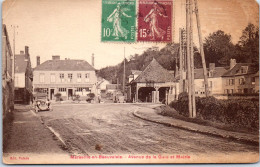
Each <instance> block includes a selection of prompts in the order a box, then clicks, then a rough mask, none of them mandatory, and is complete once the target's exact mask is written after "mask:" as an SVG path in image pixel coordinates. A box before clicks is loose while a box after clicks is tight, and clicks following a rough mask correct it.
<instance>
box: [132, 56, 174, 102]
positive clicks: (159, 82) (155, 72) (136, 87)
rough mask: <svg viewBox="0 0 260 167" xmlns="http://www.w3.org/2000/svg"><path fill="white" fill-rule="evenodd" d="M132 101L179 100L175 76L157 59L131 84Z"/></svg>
mask: <svg viewBox="0 0 260 167" xmlns="http://www.w3.org/2000/svg"><path fill="white" fill-rule="evenodd" d="M129 91H130V93H129V94H130V95H131V100H132V101H136V102H153V103H158V102H163V101H164V100H165V101H166V103H167V101H172V100H174V99H176V98H177V95H178V84H177V81H176V79H175V77H174V75H173V74H171V73H170V72H169V71H168V70H166V69H164V68H163V67H162V66H161V65H160V64H159V63H158V62H157V61H156V60H155V59H153V60H152V61H151V63H150V64H149V65H148V66H147V67H146V68H145V69H144V71H142V72H141V73H140V74H139V75H138V77H137V78H135V79H134V80H132V81H131V82H130V89H129Z"/></svg>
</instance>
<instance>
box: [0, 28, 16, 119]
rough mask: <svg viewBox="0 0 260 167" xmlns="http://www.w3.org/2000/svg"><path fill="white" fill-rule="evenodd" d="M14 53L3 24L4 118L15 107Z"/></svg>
mask: <svg viewBox="0 0 260 167" xmlns="http://www.w3.org/2000/svg"><path fill="white" fill-rule="evenodd" d="M13 59H14V57H13V53H12V49H11V46H10V41H9V36H8V32H7V29H6V26H5V25H3V26H2V98H3V100H2V104H3V105H2V107H3V108H2V109H3V118H5V116H6V114H7V113H8V112H10V111H12V110H13V109H14V76H13Z"/></svg>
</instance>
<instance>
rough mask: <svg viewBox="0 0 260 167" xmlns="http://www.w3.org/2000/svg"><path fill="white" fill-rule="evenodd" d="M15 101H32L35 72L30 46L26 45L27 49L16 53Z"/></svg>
mask: <svg viewBox="0 0 260 167" xmlns="http://www.w3.org/2000/svg"><path fill="white" fill-rule="evenodd" d="M14 66H15V67H14V68H15V83H14V86H15V92H14V94H15V102H16V103H23V104H29V103H30V102H31V101H32V98H33V96H32V81H33V73H32V67H31V60H30V54H29V47H28V46H25V51H20V54H16V55H15V59H14Z"/></svg>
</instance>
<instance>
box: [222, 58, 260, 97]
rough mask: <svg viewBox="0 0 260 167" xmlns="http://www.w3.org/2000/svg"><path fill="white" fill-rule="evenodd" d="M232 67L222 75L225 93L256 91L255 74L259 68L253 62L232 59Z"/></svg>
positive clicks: (249, 92)
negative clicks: (239, 61)
mask: <svg viewBox="0 0 260 167" xmlns="http://www.w3.org/2000/svg"><path fill="white" fill-rule="evenodd" d="M230 64H231V65H230V69H229V70H228V71H227V72H226V73H225V74H223V75H222V78H223V93H224V94H251V93H255V85H256V82H255V74H256V72H257V71H258V68H257V67H255V66H254V65H253V64H252V63H236V60H235V59H231V63H230Z"/></svg>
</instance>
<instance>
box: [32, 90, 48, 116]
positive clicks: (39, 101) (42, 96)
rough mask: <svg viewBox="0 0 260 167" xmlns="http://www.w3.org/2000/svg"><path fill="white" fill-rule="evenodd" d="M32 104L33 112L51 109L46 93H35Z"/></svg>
mask: <svg viewBox="0 0 260 167" xmlns="http://www.w3.org/2000/svg"><path fill="white" fill-rule="evenodd" d="M33 104H34V105H33V106H34V110H35V112H39V111H52V109H51V105H50V104H51V103H50V100H49V99H48V95H47V93H35V94H34V102H33Z"/></svg>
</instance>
